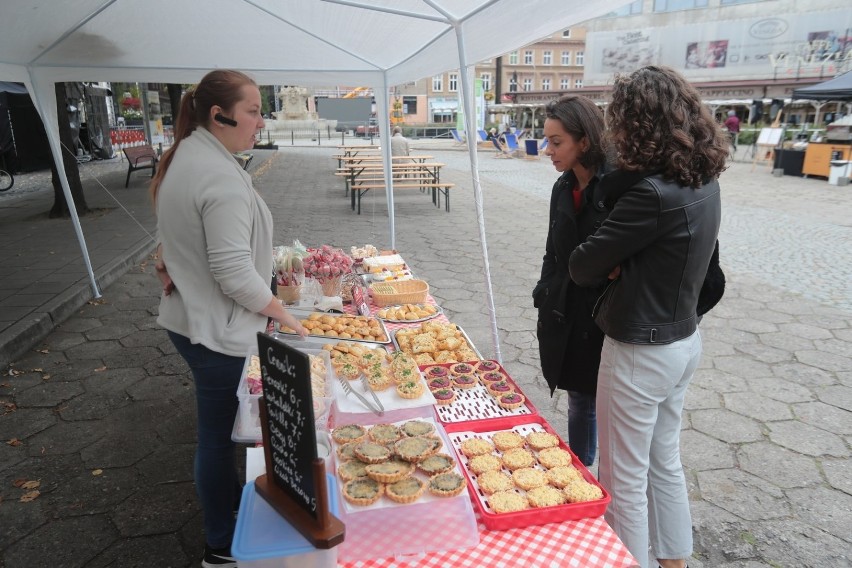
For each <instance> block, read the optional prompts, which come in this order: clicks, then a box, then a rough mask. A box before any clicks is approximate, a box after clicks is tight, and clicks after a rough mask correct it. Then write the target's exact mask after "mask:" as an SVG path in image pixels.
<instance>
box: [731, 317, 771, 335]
mask: <svg viewBox="0 0 852 568" xmlns="http://www.w3.org/2000/svg"><path fill="white" fill-rule="evenodd" d="M727 325H728V326H730V327H732V328H734V329H738V330H740V331H748V332H751V333H759V334H762V333H771V332H774V331H778V326H777V325H775V324H774V323H770V322H765V321H762V320H760V319H752V318H732V319H729V320H728V321H727Z"/></svg>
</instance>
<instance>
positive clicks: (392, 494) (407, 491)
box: [385, 476, 426, 503]
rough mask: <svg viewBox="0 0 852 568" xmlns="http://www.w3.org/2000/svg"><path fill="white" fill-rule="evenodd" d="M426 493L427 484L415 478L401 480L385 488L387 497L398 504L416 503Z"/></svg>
mask: <svg viewBox="0 0 852 568" xmlns="http://www.w3.org/2000/svg"><path fill="white" fill-rule="evenodd" d="M424 491H426V484H425V483H424V482H423V481H421V480H420V479H419V478H417V477H414V476H409V477H406V478H403V479H400V480H399V481H397V482H395V483H391V484H390V485H387V486H386V487H385V495H387V496H388V499H390V500H391V501H395V502H397V503H414V502H415V501H417V500H418V499H419V498H420V496H421V495H423V492H424Z"/></svg>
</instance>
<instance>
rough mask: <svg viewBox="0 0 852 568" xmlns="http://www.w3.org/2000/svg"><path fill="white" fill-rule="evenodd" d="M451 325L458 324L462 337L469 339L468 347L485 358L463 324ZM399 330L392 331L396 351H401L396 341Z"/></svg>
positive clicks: (480, 357) (478, 355) (457, 327)
mask: <svg viewBox="0 0 852 568" xmlns="http://www.w3.org/2000/svg"><path fill="white" fill-rule="evenodd" d="M409 323H413V322H409ZM450 325H454V326H456V329H458V330H459V333H461V335H462V337H464V340H465V341H467V345H468V347H470V348H471V349H472V350H473V352H474V353H476V356H477V357H479V359H480V360H482V359H484V357H483V356H482V353H480V352H479V349H477V348H476V345H474V344H473V341H471V340H470V336H469V335H468V334H467V332H466V331H465V330H464V328H462V326H460V325H458V324H456V323H450ZM397 331H399V330H396V329H395V330H393V332H392V333H391V339H392V340H393V348H394V349H395V350H396V351H401V349H400V348H399V343H397V341H396V332H397Z"/></svg>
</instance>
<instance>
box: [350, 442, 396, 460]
mask: <svg viewBox="0 0 852 568" xmlns="http://www.w3.org/2000/svg"><path fill="white" fill-rule="evenodd" d="M353 452H354V453H355V457H356V458H358V459H359V460H361V461H362V462H364V463H381V462H383V461H388V460H389V459H390V456H391V450H390V449H389V448H388V447H387V446H383V445H382V444H377V443H376V442H360V443H359V444H358V445H356V446H355V449H354V450H353Z"/></svg>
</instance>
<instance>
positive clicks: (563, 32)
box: [562, 29, 571, 38]
mask: <svg viewBox="0 0 852 568" xmlns="http://www.w3.org/2000/svg"><path fill="white" fill-rule="evenodd" d="M562 37H565V38H568V37H571V30H570V29H568V30H562Z"/></svg>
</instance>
